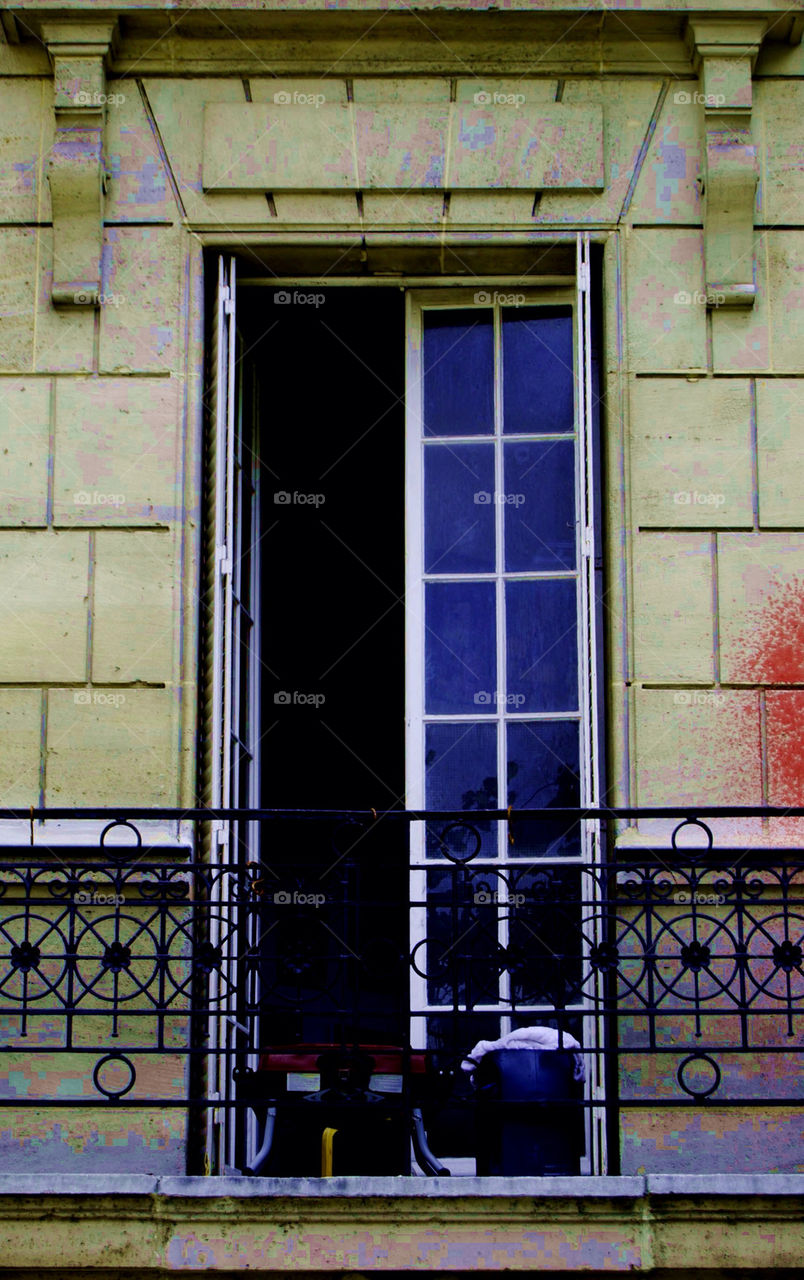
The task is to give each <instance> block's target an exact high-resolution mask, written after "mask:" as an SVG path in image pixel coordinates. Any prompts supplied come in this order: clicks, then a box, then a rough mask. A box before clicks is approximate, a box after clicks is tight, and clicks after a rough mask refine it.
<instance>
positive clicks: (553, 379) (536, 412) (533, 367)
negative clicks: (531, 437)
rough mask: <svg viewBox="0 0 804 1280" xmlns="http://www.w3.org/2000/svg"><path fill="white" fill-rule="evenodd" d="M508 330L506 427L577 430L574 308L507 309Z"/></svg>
mask: <svg viewBox="0 0 804 1280" xmlns="http://www.w3.org/2000/svg"><path fill="white" fill-rule="evenodd" d="M502 330H503V336H502V342H503V422H504V428H503V429H504V430H505V431H506V432H507V433H509V434H510V433H511V432H514V431H518V432H522V433H525V432H548V431H572V429H573V423H574V408H573V406H574V397H573V381H574V380H573V363H572V310H571V309H570V308H569V307H505V308H504V309H503V313H502Z"/></svg>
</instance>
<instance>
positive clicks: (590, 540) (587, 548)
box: [581, 529, 595, 556]
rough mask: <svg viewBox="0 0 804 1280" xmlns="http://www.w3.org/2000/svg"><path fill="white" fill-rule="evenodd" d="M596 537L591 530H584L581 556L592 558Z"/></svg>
mask: <svg viewBox="0 0 804 1280" xmlns="http://www.w3.org/2000/svg"><path fill="white" fill-rule="evenodd" d="M594 546H595V543H594V537H593V533H592V530H591V529H584V530H582V532H581V555H583V556H591V554H592V552H593V551H594Z"/></svg>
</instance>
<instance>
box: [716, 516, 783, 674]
mask: <svg viewBox="0 0 804 1280" xmlns="http://www.w3.org/2000/svg"><path fill="white" fill-rule="evenodd" d="M803 566H804V533H759V534H750V533H746V534H741V533H725V534H720V535H719V536H718V596H719V614H720V653H721V668H722V672H723V679H724V680H728V681H729V682H730V683H732V684H749V685H754V684H802V683H804V569H803Z"/></svg>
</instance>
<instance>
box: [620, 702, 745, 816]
mask: <svg viewBox="0 0 804 1280" xmlns="http://www.w3.org/2000/svg"><path fill="white" fill-rule="evenodd" d="M635 709H636V730H635V735H636V736H635V747H636V760H637V764H636V773H637V795H638V800H637V801H636V803H638V804H640V805H647V806H649V805H679V804H699V805H701V804H722V805H735V804H744V805H750V804H762V757H761V751H760V738H759V694H758V693H755V692H749V691H748V690H745V691H743V690H736V689H712V688H708V689H707V688H701V689H678V690H672V689H640V688H638V689H636V691H635Z"/></svg>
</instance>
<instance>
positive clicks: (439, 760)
mask: <svg viewBox="0 0 804 1280" xmlns="http://www.w3.org/2000/svg"><path fill="white" fill-rule="evenodd" d="M425 771H426V785H425V806H426V808H428V809H462V810H468V811H471V810H473V809H496V808H497V807H498V805H497V726H496V724H466V723H464V724H429V725H427V728H426V735H425ZM442 841H443V842H444V843H445V844H446V846H447V848H448V849H449V850H450V851H451V852H452V853H453V854H454V855H455V856H456V857H460V858H471V856H472V855H473V854H474V853H475V851H477V855H476V856H480V855H481V854H483V855H485V856H486V857H489V856H491V857H494V856H496V853H497V829H496V825H495V824H494V823H491V822H478V823H473V824H472V825H471V827H463V826H458V827H453V829H452V830H451V831H447V830H446V829H445V825H444V824H441V825H438V826H437V825H435V824H432V823H431V824H429V826H428V832H427V852H428V854H430V855H431V856H438V855H439V854H440V853H441V852H442V851H443V844H442ZM478 841H479V842H480V845H479V848H478Z"/></svg>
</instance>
